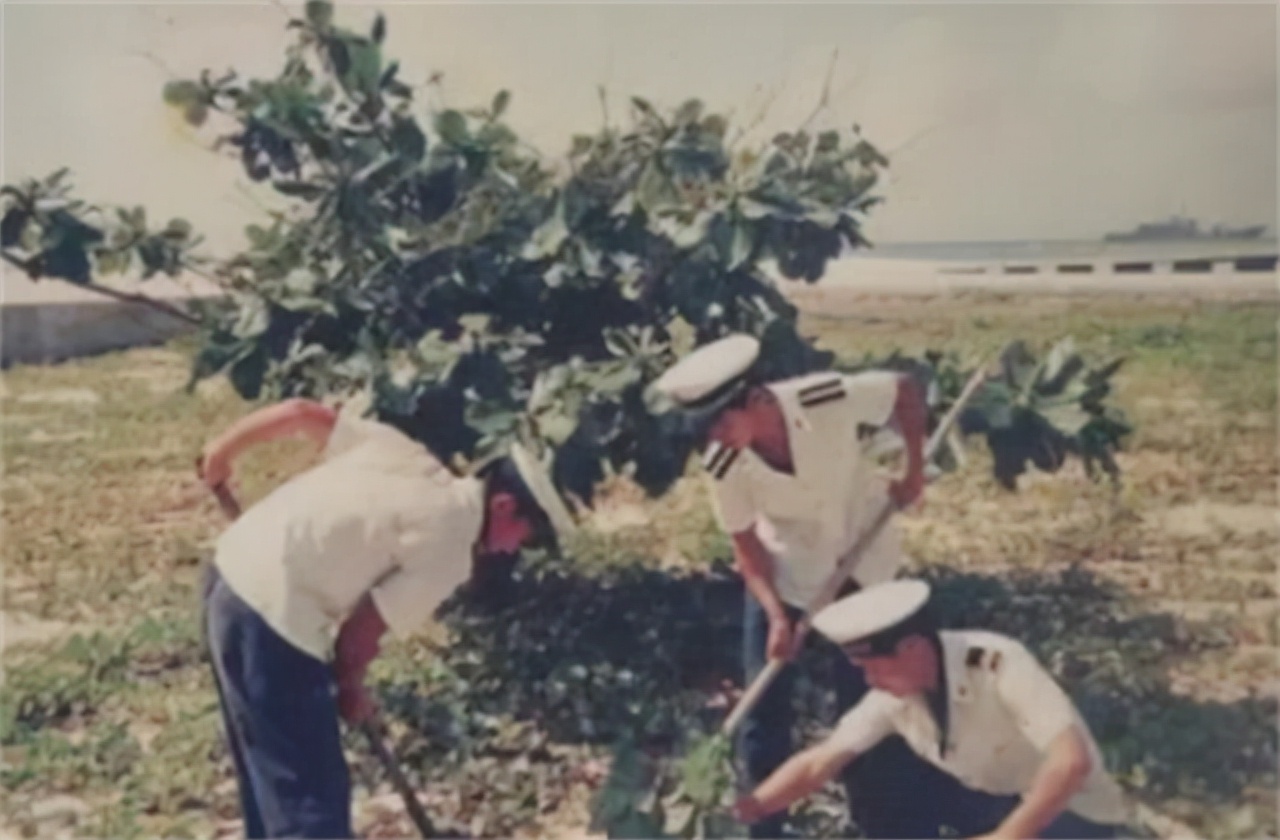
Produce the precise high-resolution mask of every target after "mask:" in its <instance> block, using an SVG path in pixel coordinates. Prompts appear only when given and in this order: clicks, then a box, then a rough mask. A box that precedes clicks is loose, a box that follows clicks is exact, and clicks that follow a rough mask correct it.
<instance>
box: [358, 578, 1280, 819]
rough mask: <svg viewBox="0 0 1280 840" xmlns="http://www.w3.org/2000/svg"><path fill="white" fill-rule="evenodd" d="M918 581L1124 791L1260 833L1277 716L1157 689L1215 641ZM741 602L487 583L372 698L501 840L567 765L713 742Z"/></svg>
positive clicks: (821, 696) (1014, 595)
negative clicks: (1038, 669)
mask: <svg viewBox="0 0 1280 840" xmlns="http://www.w3.org/2000/svg"><path fill="white" fill-rule="evenodd" d="M924 575H925V576H926V577H928V578H929V579H931V580H932V581H933V582H934V583H935V586H936V591H937V593H938V604H939V608H940V613H941V614H942V615H943V616H944V623H945V625H946V626H949V627H972V628H983V629H990V630H997V631H1001V632H1005V633H1008V634H1010V635H1012V636H1015V637H1016V638H1018V639H1020V640H1022V641H1024V642H1025V643H1026V644H1027V645H1028V646H1029V647H1030V648H1031V649H1032V650H1033V651H1035V652H1036V653H1037V655H1039V656H1040V658H1041V660H1042V661H1043V662H1045V663H1046V664H1047V665H1048V666H1049V667H1050V668H1051V670H1052V671H1053V672H1054V673H1055V674H1056V675H1057V676H1058V677H1059V679H1060V680H1061V681H1062V682H1063V684H1064V685H1065V686H1066V687H1067V689H1068V690H1069V692H1070V693H1071V694H1072V696H1073V697H1074V698H1075V699H1076V702H1077V704H1078V705H1079V706H1080V708H1081V711H1082V713H1083V714H1084V716H1085V717H1086V718H1087V719H1088V721H1089V723H1090V726H1091V727H1092V728H1093V730H1094V733H1095V735H1096V736H1097V738H1098V740H1099V742H1100V744H1101V745H1102V748H1103V750H1104V753H1105V754H1106V756H1107V762H1108V766H1109V767H1110V768H1111V769H1112V771H1113V772H1114V773H1116V775H1117V776H1118V777H1119V778H1120V779H1121V780H1122V781H1123V782H1124V783H1125V785H1126V786H1127V787H1128V789H1129V790H1130V791H1132V792H1134V793H1136V794H1137V795H1138V796H1140V797H1141V798H1142V799H1144V800H1147V801H1148V802H1152V803H1156V804H1157V805H1158V806H1159V805H1168V804H1170V803H1177V802H1182V803H1184V804H1189V805H1191V806H1192V810H1193V813H1194V816H1195V819H1194V820H1193V822H1195V823H1196V824H1197V825H1198V827H1199V828H1201V829H1202V830H1204V831H1205V833H1206V834H1209V835H1212V836H1238V837H1244V836H1258V835H1259V834H1262V833H1270V832H1273V831H1274V826H1275V801H1274V797H1273V796H1272V792H1273V791H1274V787H1275V785H1276V751H1277V744H1276V740H1277V738H1276V728H1275V725H1274V721H1275V716H1276V706H1275V702H1274V701H1273V700H1271V699H1265V700H1264V699H1249V700H1245V701H1240V702H1236V703H1230V704H1223V703H1212V702H1210V703H1205V702H1198V701H1196V700H1193V699H1191V698H1187V697H1183V696H1179V695H1176V694H1174V693H1172V692H1171V691H1170V689H1169V686H1168V679H1167V672H1168V669H1169V668H1170V667H1171V666H1173V665H1175V664H1176V663H1178V662H1179V661H1180V660H1183V659H1185V658H1188V657H1195V656H1201V655H1213V652H1214V651H1216V650H1220V649H1223V648H1226V647H1228V646H1230V645H1231V644H1232V642H1231V637H1230V634H1229V633H1228V632H1227V628H1224V627H1220V626H1213V625H1208V624H1191V623H1187V622H1185V621H1182V620H1180V619H1178V618H1175V617H1174V616H1172V615H1168V614H1160V613H1148V612H1142V611H1141V609H1140V605H1139V604H1137V603H1136V602H1135V601H1133V600H1132V599H1130V598H1129V597H1128V596H1127V595H1125V594H1124V593H1123V591H1121V590H1120V589H1118V588H1117V587H1115V586H1114V585H1111V584H1109V583H1107V582H1105V581H1103V580H1101V579H1100V578H1098V577H1096V576H1094V575H1092V574H1090V573H1089V572H1087V571H1085V570H1082V569H1078V568H1076V569H1070V570H1068V571H1065V572H1061V573H1052V574H1050V573H1036V572H1017V573H1011V574H1003V575H1001V576H1000V577H993V576H986V575H979V574H968V573H966V574H960V573H956V572H953V571H951V570H949V569H947V568H944V567H933V568H929V569H927V570H926V571H925V572H924ZM741 599H742V591H741V586H740V584H739V583H738V581H737V579H736V577H735V576H734V575H733V574H732V572H731V571H730V570H728V569H727V568H725V567H722V566H721V567H713V568H711V569H709V570H706V571H701V572H679V573H673V572H663V571H656V570H646V569H639V568H628V569H611V570H608V571H606V572H600V573H585V572H582V571H579V570H573V569H565V568H554V567H543V568H540V569H539V568H522V569H520V570H518V571H516V572H515V573H514V574H512V575H510V576H507V575H505V574H503V573H502V571H501V570H499V573H498V574H496V575H493V576H492V577H491V579H489V580H488V581H487V582H486V583H485V584H484V585H483V586H481V587H478V588H477V589H476V590H474V591H471V592H468V593H464V594H463V595H460V596H459V597H457V598H455V600H454V601H452V602H451V603H450V604H448V605H446V608H445V610H444V612H443V618H444V620H445V621H446V623H447V624H448V626H449V627H450V629H451V631H452V633H453V635H454V637H455V638H454V640H453V642H452V644H451V645H450V646H449V647H448V649H447V650H446V651H444V652H443V657H442V659H432V658H431V657H429V656H423V657H422V659H421V660H420V664H416V663H414V662H401V663H398V666H397V667H395V668H394V669H389V671H388V673H390V674H391V676H390V677H389V678H387V679H386V680H384V681H383V684H382V685H381V693H382V695H383V697H384V698H385V700H384V702H385V705H386V707H387V710H388V713H389V714H390V715H391V716H393V717H394V718H395V719H397V720H398V721H400V722H401V723H403V724H405V725H406V726H407V733H406V734H405V736H404V738H402V740H401V743H400V745H399V747H400V749H401V750H402V752H403V754H404V755H405V756H406V757H407V759H408V763H409V765H410V766H411V768H413V770H414V771H415V772H416V773H418V774H419V775H420V776H421V778H422V781H423V782H424V783H427V784H428V786H430V785H431V784H435V785H444V786H446V787H449V788H451V789H453V790H454V791H455V793H456V797H455V798H456V799H457V801H459V802H461V803H463V804H462V805H461V806H459V808H458V814H457V815H458V816H459V817H462V818H466V819H471V820H476V819H477V817H479V818H480V821H479V822H477V823H475V828H481V826H482V825H483V827H484V828H485V830H486V831H490V830H495V829H498V830H507V831H509V830H510V829H511V828H513V827H514V826H516V825H518V824H520V823H522V822H524V821H525V820H526V819H530V818H532V817H533V816H534V815H535V814H536V813H537V812H538V811H539V810H544V809H547V808H549V807H553V806H554V802H555V801H557V800H558V799H559V798H560V797H561V796H562V795H563V790H564V787H565V786H567V785H570V784H572V783H573V782H574V781H575V780H576V779H577V778H578V777H577V776H576V773H577V772H578V768H579V765H581V764H582V763H583V762H585V761H586V760H587V759H588V757H589V756H591V755H600V754H602V753H604V752H606V751H607V748H608V746H609V745H610V744H612V743H614V742H615V741H616V740H617V739H618V738H620V737H623V736H630V737H632V738H634V739H636V740H637V741H638V742H639V743H640V744H641V745H642V746H643V747H645V748H646V749H647V750H649V751H650V752H653V753H659V754H665V753H678V752H679V751H680V750H681V749H682V748H683V743H684V739H685V738H686V737H687V736H688V733H689V731H690V730H691V729H692V730H696V729H699V728H703V729H705V728H706V727H709V726H714V725H715V724H716V723H717V722H718V721H719V719H720V718H721V716H722V715H723V714H724V710H723V709H715V708H708V699H709V697H710V696H712V695H713V694H714V693H715V692H716V691H717V689H718V688H719V687H720V686H721V684H722V683H723V681H724V680H726V679H728V680H732V681H734V682H740V673H739V665H738V650H739V632H740V627H741ZM826 656H827V654H825V653H824V652H823V651H821V650H818V649H810V650H808V651H806V653H805V654H804V655H803V657H802V660H801V667H802V669H803V671H804V673H805V675H806V676H805V677H803V678H802V679H800V680H799V681H798V683H799V686H800V688H799V690H798V692H797V702H798V703H799V704H801V705H802V706H803V707H804V710H805V712H806V713H807V717H808V719H809V721H810V723H809V724H807V725H804V726H803V728H804V729H805V731H804V732H802V733H800V737H802V738H812V737H815V736H816V734H817V733H816V729H817V728H818V727H820V726H823V725H829V724H830V723H832V722H833V721H834V720H835V718H836V717H837V716H838V713H839V710H838V709H836V708H835V705H834V700H833V698H832V697H831V695H830V692H828V691H826V690H825V689H824V688H823V686H824V685H825V684H826V683H827V681H826V680H825V679H824V677H823V674H824V673H825V672H826V670H827V669H828V668H829V667H830V661H829V660H828V659H827V658H826ZM400 666H404V667H400ZM834 797H835V794H834V793H833V794H831V795H830V797H827V796H826V795H824V796H822V797H819V798H817V799H816V801H815V803H814V804H813V807H811V808H810V809H808V812H807V817H806V816H805V815H804V814H802V818H801V822H802V824H804V825H806V826H807V827H809V828H812V829H814V830H823V831H829V830H831V829H832V828H833V827H834V826H833V825H832V821H833V820H835V819H837V815H838V813H839V810H840V809H839V805H838V800H836V799H835V798H834ZM469 801H474V807H472V808H468V807H466V805H465V803H466V802H469Z"/></svg>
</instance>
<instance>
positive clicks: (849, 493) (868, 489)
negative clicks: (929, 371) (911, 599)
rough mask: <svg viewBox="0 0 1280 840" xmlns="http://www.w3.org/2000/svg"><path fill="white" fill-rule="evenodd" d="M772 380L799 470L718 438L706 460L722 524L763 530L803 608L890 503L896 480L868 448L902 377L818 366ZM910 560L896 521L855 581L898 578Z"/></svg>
mask: <svg viewBox="0 0 1280 840" xmlns="http://www.w3.org/2000/svg"><path fill="white" fill-rule="evenodd" d="M767 387H768V389H769V390H770V391H771V392H772V393H773V395H774V396H775V397H776V398H777V400H778V404H779V406H780V407H781V409H782V413H783V416H784V417H785V418H786V423H787V432H788V437H789V440H790V444H791V458H792V462H793V464H792V466H793V468H794V474H786V473H781V472H778V471H776V470H774V469H773V468H771V467H770V466H769V465H768V464H767V463H766V462H765V461H763V460H762V459H761V458H760V457H759V456H758V455H756V453H755V452H753V451H752V450H750V449H747V450H742V451H729V450H719V449H718V448H717V447H716V446H715V445H714V444H713V445H712V447H711V449H710V450H709V451H708V453H707V457H706V461H705V463H706V466H707V469H708V474H709V478H710V480H711V484H712V499H713V502H714V507H715V512H716V518H717V520H718V521H719V523H720V526H721V527H722V528H724V530H725V531H726V532H728V533H730V534H737V533H740V532H742V531H746V530H748V529H754V530H755V532H756V535H757V536H758V537H759V538H760V541H761V543H762V544H763V545H764V546H765V548H766V549H768V550H769V552H770V554H771V555H772V556H773V558H774V560H775V569H774V586H775V587H776V588H777V591H778V596H779V597H780V598H782V600H783V601H785V602H786V603H788V604H791V605H793V606H797V607H804V606H806V605H807V604H808V603H809V601H810V600H811V599H812V598H813V597H814V596H816V595H817V594H818V592H819V591H820V590H821V588H822V585H823V584H824V583H825V582H826V580H827V578H828V576H830V574H831V572H832V571H833V570H834V569H835V567H836V565H837V564H838V562H839V560H840V558H841V557H842V556H843V555H844V553H845V552H847V551H848V550H849V549H850V548H851V547H852V546H853V544H854V543H855V542H856V541H857V539H858V537H859V535H860V534H861V533H862V532H863V530H865V529H866V528H867V527H868V526H869V525H870V523H871V520H872V519H873V518H874V517H875V515H876V513H877V512H878V511H879V510H880V508H881V506H882V505H884V504H885V502H886V501H887V500H888V483H887V481H886V480H885V478H884V477H883V476H881V475H880V474H878V473H877V471H876V469H875V464H874V463H873V462H872V461H871V459H870V458H868V457H867V456H866V454H865V453H866V447H867V446H868V445H870V442H871V438H872V436H873V435H874V433H875V432H876V431H877V430H878V429H880V428H881V427H883V426H884V425H885V424H886V423H887V422H888V421H889V419H890V417H891V416H892V414H893V407H894V403H895V402H896V400H897V394H898V376H897V374H895V373H893V372H890V371H869V372H866V373H859V374H855V375H852V376H848V375H843V374H839V373H817V374H812V375H809V376H803V377H797V378H795V379H789V380H786V381H784V382H778V383H774V384H772V385H769V386H767ZM903 559H904V558H903V552H902V543H901V537H900V535H899V534H898V532H897V529H896V528H894V527H893V525H892V523H890V524H887V525H886V526H885V527H884V528H883V529H882V530H881V531H880V535H879V537H877V538H876V540H875V541H874V542H873V543H871V545H869V546H868V547H867V550H866V551H864V552H863V555H862V560H861V561H859V563H858V565H857V567H856V568H855V569H854V572H853V578H854V579H855V580H856V581H857V582H858V583H859V584H860V585H862V586H870V585H872V584H875V583H881V582H884V581H886V580H890V579H892V578H893V576H894V575H895V574H896V573H897V571H898V569H899V568H900V567H901V565H902V563H903Z"/></svg>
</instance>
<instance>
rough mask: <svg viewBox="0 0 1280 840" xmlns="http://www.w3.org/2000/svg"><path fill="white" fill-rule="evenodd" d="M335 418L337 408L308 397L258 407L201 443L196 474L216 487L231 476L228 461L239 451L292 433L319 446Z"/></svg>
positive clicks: (327, 436) (229, 462)
mask: <svg viewBox="0 0 1280 840" xmlns="http://www.w3.org/2000/svg"><path fill="white" fill-rule="evenodd" d="M337 420H338V414H337V412H335V411H334V410H333V409H331V408H329V407H328V406H325V405H322V404H321V403H318V402H314V401H312V400H304V399H289V400H285V401H284V402H281V403H278V404H276V405H272V406H267V407H266V408H263V409H259V410H258V411H255V412H253V413H252V414H250V415H248V416H247V417H243V418H241V419H240V420H237V421H236V422H235V423H233V424H232V425H231V427H230V428H228V429H227V430H226V431H225V432H223V433H222V434H221V435H219V436H218V437H216V438H214V439H213V440H212V441H210V442H209V443H208V444H207V445H206V446H205V448H204V454H203V455H202V456H201V458H200V475H201V477H202V478H203V479H204V482H205V483H206V484H208V485H209V486H210V487H218V486H219V485H221V484H224V483H225V482H226V481H227V479H228V478H230V477H231V464H232V462H233V461H235V459H236V458H237V457H239V455H240V453H242V452H244V451H245V450H246V449H248V448H249V447H251V446H253V445H254V444H257V443H264V442H266V441H271V440H279V439H280V438H285V437H290V436H292V435H295V434H302V435H305V436H306V437H308V438H311V439H312V440H314V441H316V442H317V443H318V444H320V445H322V446H323V445H324V443H325V442H326V441H327V440H328V439H329V434H330V433H331V432H332V431H333V427H334V424H336V423H337Z"/></svg>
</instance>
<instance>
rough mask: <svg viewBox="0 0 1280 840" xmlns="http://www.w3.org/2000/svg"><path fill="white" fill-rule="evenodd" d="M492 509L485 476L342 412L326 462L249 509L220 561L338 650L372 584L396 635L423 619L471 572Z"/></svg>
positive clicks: (247, 589) (276, 616) (294, 622)
mask: <svg viewBox="0 0 1280 840" xmlns="http://www.w3.org/2000/svg"><path fill="white" fill-rule="evenodd" d="M483 514H484V491H483V485H482V483H481V482H480V481H479V480H478V479H474V478H459V477H457V476H455V475H453V474H452V473H450V472H449V471H448V470H447V469H445V467H444V466H443V465H442V464H440V462H439V461H437V460H436V459H435V458H434V457H433V456H432V455H431V454H430V452H428V450H427V449H426V448H425V447H423V446H422V445H421V444H418V443H416V442H415V441H413V440H412V439H410V438H409V437H407V436H405V435H403V434H401V433H400V432H399V431H398V430H396V429H394V428H392V427H390V426H387V425H385V424H382V423H378V422H375V421H372V420H364V419H359V418H355V417H351V416H348V415H339V418H338V422H337V424H336V425H335V426H334V429H333V432H332V434H331V435H330V437H329V441H328V443H327V445H326V447H325V452H324V460H323V462H322V463H321V464H319V465H317V466H316V467H314V468H312V469H310V470H308V471H306V472H304V473H301V474H300V475H298V476H296V477H294V478H293V479H292V480H291V481H289V482H287V483H285V484H283V485H281V486H280V487H278V488H277V489H276V490H275V491H274V492H272V493H271V494H270V495H268V496H267V497H266V498H265V499H263V500H262V501H260V502H258V503H257V504H256V505H254V506H253V507H251V508H249V509H248V510H247V511H245V512H244V514H243V515H242V516H241V517H240V519H238V520H237V521H236V522H234V523H233V524H232V525H231V527H230V528H228V529H227V530H226V531H225V532H224V533H223V534H222V537H221V538H220V539H219V540H218V545H217V552H216V555H215V558H214V563H215V564H216V565H217V567H218V571H219V572H220V573H221V575H222V578H223V580H224V581H225V582H226V584H227V585H228V586H230V587H231V589H232V591H233V592H235V593H236V594H237V595H239V596H240V597H241V598H242V599H243V600H244V601H245V602H246V603H247V604H249V605H250V606H251V607H253V609H255V610H256V611H257V612H258V613H259V614H260V615H261V616H262V617H263V619H264V620H265V621H266V622H267V624H268V625H270V626H271V628H272V629H273V630H275V631H276V632H277V633H279V634H280V635H281V636H282V637H283V638H284V639H285V640H287V641H288V642H289V643H291V644H293V645H294V646H295V647H297V648H299V649H301V650H303V651H305V652H306V653H308V654H311V655H312V656H315V657H316V658H318V659H328V658H329V654H330V651H331V650H332V647H333V641H334V638H335V636H336V632H337V628H338V627H339V626H340V624H341V622H342V621H343V620H344V619H345V617H346V616H347V614H348V613H349V612H350V611H351V610H352V609H353V608H354V607H355V605H356V604H357V603H358V602H359V600H360V598H361V597H362V596H363V595H364V594H365V593H370V595H371V597H372V598H373V602H374V604H375V605H376V606H377V608H378V612H379V613H381V614H382V617H383V620H385V621H386V623H387V625H388V627H389V628H390V629H391V631H392V632H393V633H395V634H397V635H401V636H403V635H408V634H411V633H413V632H414V631H416V630H418V629H419V628H421V627H422V626H423V625H424V624H425V622H426V621H427V619H428V618H430V616H431V615H432V613H433V612H434V611H435V609H436V607H437V606H439V605H440V603H441V602H443V601H444V600H445V599H446V598H448V597H449V595H450V594H452V593H453V591H454V590H455V589H456V588H457V587H458V585H459V584H461V583H463V582H465V581H466V580H467V578H468V577H469V576H470V574H471V554H472V547H473V546H474V544H475V542H476V540H477V538H478V537H479V534H480V528H481V525H482V522H483Z"/></svg>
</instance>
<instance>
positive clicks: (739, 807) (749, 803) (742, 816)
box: [733, 793, 768, 825]
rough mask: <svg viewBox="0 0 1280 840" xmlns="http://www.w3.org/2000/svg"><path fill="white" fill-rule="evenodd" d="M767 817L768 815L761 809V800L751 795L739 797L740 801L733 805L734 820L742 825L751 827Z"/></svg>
mask: <svg viewBox="0 0 1280 840" xmlns="http://www.w3.org/2000/svg"><path fill="white" fill-rule="evenodd" d="M766 816H768V815H767V814H765V812H764V809H763V808H761V807H760V802H759V800H757V799H756V798H755V796H753V795H751V794H749V793H748V794H746V795H744V796H740V797H738V801H737V802H735V803H733V818H734V819H735V820H737V821H738V822H740V823H746V824H747V825H750V824H751V823H753V822H758V821H759V820H761V819H763V818H764V817H766Z"/></svg>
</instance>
